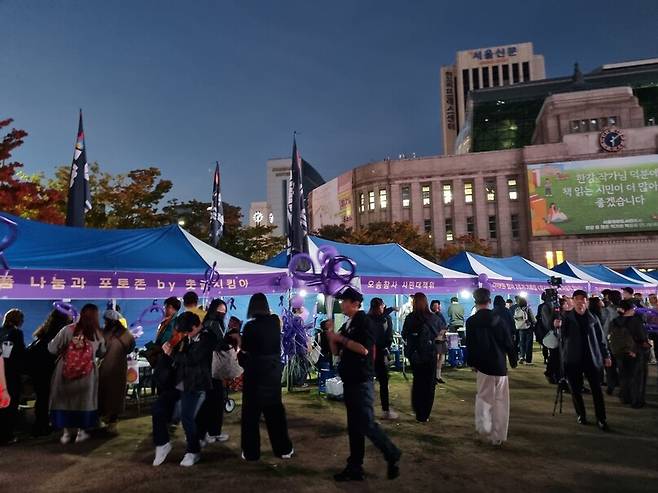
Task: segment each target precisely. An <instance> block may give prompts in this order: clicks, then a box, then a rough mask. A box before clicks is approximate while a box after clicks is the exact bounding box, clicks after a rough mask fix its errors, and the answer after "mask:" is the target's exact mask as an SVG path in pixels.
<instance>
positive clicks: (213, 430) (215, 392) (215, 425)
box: [196, 378, 224, 438]
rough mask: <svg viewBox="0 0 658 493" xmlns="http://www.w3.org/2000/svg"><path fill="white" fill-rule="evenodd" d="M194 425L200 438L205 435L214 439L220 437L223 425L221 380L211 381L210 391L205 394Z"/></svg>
mask: <svg viewBox="0 0 658 493" xmlns="http://www.w3.org/2000/svg"><path fill="white" fill-rule="evenodd" d="M196 423H197V428H198V431H199V437H200V438H203V437H205V436H206V433H208V435H210V436H214V437H216V436H219V435H221V433H222V425H223V424H224V384H223V382H222V381H221V380H217V379H214V378H213V379H212V389H210V390H209V391H208V392H207V393H206V399H205V400H204V401H203V405H202V406H201V409H200V410H199V414H198V415H197V418H196Z"/></svg>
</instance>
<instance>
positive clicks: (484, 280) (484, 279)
mask: <svg viewBox="0 0 658 493" xmlns="http://www.w3.org/2000/svg"><path fill="white" fill-rule="evenodd" d="M478 284H479V285H480V287H481V288H485V289H491V283H490V282H489V276H488V275H486V274H485V273H484V272H483V273H482V274H480V275H479V276H478Z"/></svg>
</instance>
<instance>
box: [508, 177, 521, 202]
mask: <svg viewBox="0 0 658 493" xmlns="http://www.w3.org/2000/svg"><path fill="white" fill-rule="evenodd" d="M507 190H508V192H507V193H508V194H509V199H510V200H517V199H518V198H519V190H518V186H517V184H516V178H508V179H507Z"/></svg>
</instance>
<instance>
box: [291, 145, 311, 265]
mask: <svg viewBox="0 0 658 493" xmlns="http://www.w3.org/2000/svg"><path fill="white" fill-rule="evenodd" d="M307 234H308V226H307V223H306V206H305V205H304V187H303V185H302V158H301V157H300V155H299V152H297V140H296V138H295V137H294V136H293V140H292V165H291V170H290V186H289V187H288V259H290V257H292V256H293V255H294V254H296V253H301V252H308V246H307V244H306V236H307Z"/></svg>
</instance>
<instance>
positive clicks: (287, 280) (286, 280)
mask: <svg viewBox="0 0 658 493" xmlns="http://www.w3.org/2000/svg"><path fill="white" fill-rule="evenodd" d="M279 286H280V287H281V288H282V289H285V290H286V291H288V290H289V289H290V288H292V277H290V276H281V277H280V278H279Z"/></svg>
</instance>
